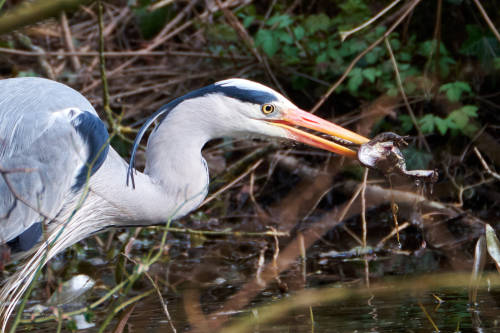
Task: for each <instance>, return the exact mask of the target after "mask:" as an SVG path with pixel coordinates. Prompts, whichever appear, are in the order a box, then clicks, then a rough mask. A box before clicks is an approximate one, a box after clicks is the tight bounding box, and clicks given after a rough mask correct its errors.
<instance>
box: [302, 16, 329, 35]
mask: <svg viewBox="0 0 500 333" xmlns="http://www.w3.org/2000/svg"><path fill="white" fill-rule="evenodd" d="M304 26H305V28H306V30H307V32H309V34H314V33H315V32H316V31H327V30H328V29H329V28H330V18H329V17H328V16H326V15H325V14H323V13H321V14H319V15H309V16H308V17H307V19H306V20H305V22H304Z"/></svg>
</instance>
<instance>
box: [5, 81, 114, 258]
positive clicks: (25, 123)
mask: <svg viewBox="0 0 500 333" xmlns="http://www.w3.org/2000/svg"><path fill="white" fill-rule="evenodd" d="M108 147H109V144H108V133H107V130H106V127H105V126H104V124H103V123H102V121H101V120H100V119H99V117H98V116H97V114H96V112H95V110H94V108H93V107H92V105H91V104H90V103H89V102H88V100H87V99H85V97H83V96H82V95H81V94H80V93H78V92H77V91H75V90H73V89H72V88H70V87H68V86H65V85H63V84H60V83H57V82H54V81H50V80H45V79H39V78H18V79H7V80H0V171H1V172H0V244H2V243H8V244H9V245H10V246H11V247H12V248H13V249H14V250H27V248H28V247H30V246H32V245H34V243H36V241H38V238H39V237H40V235H41V230H42V229H41V226H40V223H39V222H41V221H42V220H45V219H47V218H53V217H55V216H56V215H57V214H58V212H59V211H60V210H61V208H62V207H63V206H64V203H65V198H67V197H68V195H69V194H70V193H71V192H73V193H77V192H78V191H79V190H80V189H81V187H82V186H83V185H84V184H85V182H86V181H87V179H88V176H90V175H92V174H93V173H94V172H95V171H97V169H98V168H99V167H100V165H102V163H103V162H104V160H105V158H106V155H107V151H108Z"/></svg>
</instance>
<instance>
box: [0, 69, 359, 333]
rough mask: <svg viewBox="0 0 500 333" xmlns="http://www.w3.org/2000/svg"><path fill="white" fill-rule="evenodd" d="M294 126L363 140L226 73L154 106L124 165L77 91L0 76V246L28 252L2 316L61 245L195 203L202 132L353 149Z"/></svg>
mask: <svg viewBox="0 0 500 333" xmlns="http://www.w3.org/2000/svg"><path fill="white" fill-rule="evenodd" d="M155 121H156V122H157V125H156V127H155V128H154V129H153V131H152V133H151V134H150V136H149V140H148V144H147V149H146V167H145V170H144V172H143V173H141V172H136V171H135V170H134V161H135V154H136V151H137V147H138V145H139V142H140V140H141V138H142V136H143V135H144V133H145V132H146V130H147V129H148V127H149V126H150V125H152V124H153V123H154V122H155ZM295 126H301V127H303V128H309V129H311V130H315V131H321V132H323V133H326V134H329V135H332V136H336V137H340V138H343V139H345V140H348V141H350V142H353V143H365V142H367V141H368V139H366V138H364V137H362V136H359V135H357V134H356V133H353V132H350V131H348V130H345V129H343V128H342V127H340V126H337V125H335V124H332V123H329V122H326V121H324V120H322V119H321V118H318V117H316V116H313V115H311V114H309V113H306V112H304V111H301V110H300V109H298V108H297V107H296V106H295V105H294V104H293V103H291V102H290V101H289V100H288V99H286V98H285V97H283V96H282V95H281V94H279V93H277V92H276V91H274V90H272V89H271V88H268V87H266V86H263V85H261V84H258V83H255V82H252V81H248V80H244V79H229V80H225V81H220V82H217V83H214V84H212V85H210V86H207V87H205V88H201V89H198V90H195V91H193V92H191V93H189V94H187V95H185V96H183V97H180V98H178V99H175V100H173V101H172V102H170V103H168V104H166V105H164V106H163V107H162V108H160V109H159V110H158V111H157V112H156V113H155V114H153V116H151V118H149V119H148V120H147V121H146V123H145V124H144V126H143V127H142V128H141V130H140V131H139V133H138V136H137V138H136V142H135V144H134V148H133V151H132V158H131V163H130V165H128V164H127V163H126V162H125V161H124V160H123V159H122V158H121V157H120V156H119V154H118V153H117V152H116V151H115V150H114V149H113V148H111V147H109V136H108V133H107V130H106V127H105V125H104V123H103V122H102V121H101V120H100V119H99V117H98V115H97V113H96V111H95V110H94V108H93V107H92V105H91V104H90V103H89V101H88V100H87V99H86V98H85V97H83V96H82V95H81V94H80V93H78V92H77V91H75V90H73V89H72V88H70V87H68V86H66V85H63V84H60V83H57V82H54V81H50V80H46V79H40V78H16V79H6V80H0V171H1V176H2V177H0V244H4V245H3V246H8V247H9V248H10V249H11V252H12V253H13V255H14V257H15V256H16V253H17V255H19V256H21V255H23V254H25V253H27V252H26V251H28V250H29V253H30V256H29V257H28V259H27V261H26V262H25V263H24V265H23V266H21V267H20V268H19V270H18V271H17V273H15V275H14V276H13V277H11V278H10V279H9V280H8V281H7V282H6V283H5V285H4V286H3V288H2V290H1V292H0V312H4V314H6V316H7V317H8V316H9V315H10V313H11V312H12V311H13V308H14V306H15V302H16V301H17V300H18V299H19V298H20V297H21V295H22V294H23V292H24V291H25V289H26V288H27V286H28V283H27V282H29V281H30V280H31V278H32V277H33V276H34V273H35V271H36V269H37V267H38V266H39V265H40V264H44V263H45V262H46V261H47V260H49V259H50V258H52V257H53V256H54V255H55V254H57V253H58V252H60V251H62V250H64V249H65V248H67V247H68V246H70V245H72V244H74V243H76V242H78V241H80V240H82V239H84V238H86V237H88V236H89V235H92V234H95V233H96V232H99V231H100V230H103V229H105V228H108V227H120V226H145V225H154V224H160V223H165V222H166V221H167V220H169V219H176V218H179V217H182V216H184V215H186V214H188V213H189V212H190V211H192V210H193V209H195V208H196V207H198V206H199V204H200V203H201V202H202V200H203V199H204V198H205V196H206V195H207V190H208V183H209V175H208V168H207V164H206V162H205V160H204V159H203V156H202V155H201V150H202V148H203V146H204V145H205V144H206V143H207V142H208V141H210V140H211V139H214V138H219V137H239V136H241V135H249V134H250V135H257V136H265V137H276V138H285V139H292V140H296V141H300V142H304V143H306V144H309V145H312V146H316V147H318V148H322V149H326V150H329V151H333V152H337V153H341V154H345V155H351V156H352V155H354V152H353V151H351V150H350V149H349V148H346V147H343V146H342V145H339V144H337V143H335V142H333V141H329V140H326V139H323V138H320V137H318V136H316V135H313V134H310V133H308V132H305V131H302V130H301V129H297V128H296V127H295ZM42 231H43V232H42ZM7 299H9V300H12V302H11V303H10V305H9V306H7V305H6V302H5V301H6V300H7ZM6 307H7V308H6ZM4 325H5V324H4ZM4 328H5V326H4Z"/></svg>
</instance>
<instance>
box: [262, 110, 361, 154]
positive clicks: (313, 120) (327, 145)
mask: <svg viewBox="0 0 500 333" xmlns="http://www.w3.org/2000/svg"><path fill="white" fill-rule="evenodd" d="M267 121H269V122H270V123H271V124H273V125H275V126H279V127H282V128H284V129H286V130H287V133H288V135H289V138H290V139H292V140H295V141H297V142H302V143H305V144H307V145H310V146H313V147H317V148H320V149H324V150H328V151H331V152H334V153H337V154H341V155H345V156H349V157H353V158H356V151H355V150H352V149H351V148H349V146H356V145H361V144H364V143H367V142H369V141H370V139H368V138H365V137H364V136H362V135H359V134H357V133H355V132H352V131H350V130H348V129H345V128H343V127H341V126H339V125H336V124H334V123H331V122H329V121H326V120H324V119H322V118H320V117H317V116H315V115H313V114H312V113H309V112H305V111H302V110H300V109H287V110H284V111H283V112H282V114H281V117H280V118H279V119H267ZM297 127H298V128H297ZM301 128H303V129H309V130H313V131H316V132H319V133H322V134H326V135H327V136H330V137H332V140H329V139H325V138H323V137H321V136H318V135H316V134H312V133H309V132H306V131H304V130H302V129H301Z"/></svg>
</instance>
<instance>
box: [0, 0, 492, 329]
mask: <svg viewBox="0 0 500 333" xmlns="http://www.w3.org/2000/svg"><path fill="white" fill-rule="evenodd" d="M0 5H2V7H1V11H0V14H2V13H3V14H2V16H1V17H0V33H1V35H0V77H1V78H9V77H23V76H40V77H46V78H50V79H53V80H57V81H60V82H63V83H66V84H68V85H69V86H71V87H73V88H75V89H76V90H78V91H80V92H81V93H82V94H83V95H84V96H86V97H87V98H88V99H89V100H90V101H91V102H92V103H93V105H94V107H95V108H96V110H97V111H98V112H99V113H100V114H101V118H102V119H105V120H106V121H107V123H108V126H109V128H110V129H111V128H115V135H114V137H113V140H112V146H113V147H114V148H115V149H116V150H117V151H118V152H119V153H120V154H122V156H123V157H124V158H125V159H126V160H128V156H129V152H130V150H131V143H132V142H133V139H134V137H135V133H136V131H137V130H138V128H139V127H140V126H141V124H142V123H143V122H144V121H145V120H146V119H147V118H148V116H149V115H151V114H152V113H153V112H154V111H155V110H157V109H158V108H159V107H160V106H162V105H163V104H166V103H167V102H168V101H170V100H172V99H174V98H175V97H178V96H181V95H183V94H185V93H187V92H189V91H191V90H194V89H196V88H200V87H202V86H205V85H208V84H210V83H213V82H215V81H218V80H222V79H225V78H229V77H244V78H248V79H251V80H255V81H258V82H261V83H264V84H266V85H269V86H271V87H273V88H274V89H276V90H277V91H280V92H281V93H283V94H284V95H285V96H287V97H289V98H290V99H291V100H292V101H294V103H295V104H296V105H298V106H299V107H301V108H302V109H304V110H312V111H314V112H315V113H316V114H317V115H319V116H321V117H323V118H325V119H328V120H331V121H334V122H336V123H338V124H341V125H342V126H345V127H348V128H350V129H353V130H355V131H357V132H359V133H360V134H363V135H365V136H368V137H373V136H374V135H376V134H377V133H380V132H386V131H392V132H396V133H398V134H400V135H409V139H408V140H407V141H408V142H409V146H408V147H407V149H405V150H404V155H405V157H406V162H407V167H408V169H410V170H413V169H436V170H437V171H438V172H439V174H440V177H439V180H438V182H437V183H436V184H433V185H431V184H420V183H415V182H414V181H412V180H410V179H408V178H402V177H396V176H394V177H391V178H390V179H387V178H385V177H384V176H383V175H381V174H378V173H376V172H375V171H370V172H369V173H368V172H367V171H365V169H363V168H362V167H361V166H360V165H359V163H358V162H357V161H353V160H345V159H343V158H340V157H338V156H334V155H332V154H330V153H326V152H322V151H319V150H315V149H312V148H307V147H304V146H295V147H291V146H290V145H287V144H286V143H285V144H282V143H277V142H266V141H261V140H252V139H250V138H242V139H238V140H229V139H219V140H215V141H213V142H210V143H209V144H208V145H207V146H206V147H205V149H204V153H203V154H204V156H205V158H206V159H207V161H208V164H209V168H210V175H211V178H212V184H211V190H210V194H209V197H208V199H209V200H207V202H206V203H205V204H204V205H203V206H202V207H201V208H199V209H198V210H197V211H195V212H194V213H192V214H190V215H189V216H187V217H185V218H183V219H181V220H179V221H173V222H172V225H171V226H172V227H174V228H177V229H176V230H174V229H172V230H170V231H169V233H168V239H167V241H166V243H162V242H161V238H162V235H163V234H164V228H162V227H151V228H135V229H117V230H113V231H110V232H106V233H103V234H99V235H97V236H95V237H93V238H90V239H88V240H86V241H84V242H81V243H79V244H77V245H75V246H73V247H72V248H71V249H69V250H67V251H66V252H65V253H63V254H62V255H60V256H59V257H58V258H57V259H56V260H53V261H52V262H51V263H50V264H49V265H48V266H47V267H46V268H45V270H44V274H43V276H42V277H41V279H40V282H39V283H38V285H37V287H36V288H35V290H34V291H33V293H32V295H31V296H30V304H31V305H34V304H44V303H45V302H46V301H47V300H48V299H49V298H50V296H51V295H53V294H54V293H55V292H57V291H58V290H61V288H62V286H63V285H64V281H67V280H69V279H70V278H71V277H72V276H74V275H76V274H85V275H87V276H88V277H89V278H90V279H92V280H93V281H96V283H95V285H94V286H93V288H92V289H91V291H89V292H88V293H87V299H86V300H81V299H79V300H78V302H76V305H75V302H73V303H72V304H70V305H51V308H50V309H51V310H52V311H51V310H49V311H48V312H47V311H46V312H42V313H39V314H36V315H35V314H33V312H32V313H31V314H25V317H26V318H28V317H30V318H35V317H38V318H47V321H46V322H44V323H33V322H31V323H29V324H28V322H29V320H28V319H26V318H25V319H26V321H25V325H21V326H19V328H18V330H19V331H29V330H32V331H37V332H43V331H46V332H52V331H54V330H55V329H59V328H60V329H61V330H62V331H65V330H67V331H72V330H81V331H82V332H83V331H88V332H94V331H95V332H97V331H99V330H101V331H107V330H109V331H113V332H143V331H144V330H145V329H146V328H147V329H149V330H151V331H153V332H154V331H158V332H159V331H162V332H164V331H174V330H177V331H185V330H193V331H195V330H198V331H207V330H206V329H207V327H211V330H213V331H216V330H218V329H220V327H221V325H225V326H224V327H226V330H227V331H234V332H239V331H252V332H253V331H255V332H270V331H273V332H274V331H276V332H281V331H283V332H309V331H316V332H344V331H348V332H354V331H377V332H381V331H383V332H387V331H393V332H403V331H406V332H418V331H421V330H424V331H429V330H437V329H440V330H442V331H468V330H470V329H473V328H475V329H485V330H486V331H488V330H491V331H494V330H495V328H496V329H498V325H500V324H499V323H498V320H497V319H498V315H499V314H500V312H499V309H498V306H499V301H500V298H499V295H498V290H497V291H496V292H495V288H493V289H492V290H490V291H486V290H484V289H480V290H479V296H478V295H477V293H478V291H477V290H475V289H474V288H469V281H474V279H479V276H480V273H481V271H482V270H483V269H486V270H488V271H494V270H495V263H498V260H497V259H498V258H497V259H495V256H494V255H491V254H490V257H491V258H487V257H488V255H487V251H486V246H487V245H488V250H490V249H494V248H495V245H494V244H495V242H498V240H496V241H495V239H496V236H495V229H496V228H497V226H498V221H499V216H500V213H499V210H498V209H497V206H496V205H497V204H498V203H499V202H500V193H499V183H498V181H499V180H500V175H499V174H498V173H497V172H496V170H497V169H498V167H499V166H500V142H499V132H500V121H499V120H500V113H499V109H500V82H499V81H500V76H499V74H500V55H499V54H500V34H499V33H498V27H500V17H499V15H498V13H500V4H499V3H498V2H496V1H484V0H483V1H482V2H481V3H480V2H479V1H478V0H436V1H429V0H421V1H419V0H411V1H393V2H390V1H381V0H375V1H373V0H372V1H368V0H313V1H301V0H272V1H251V0H234V1H232V0H225V1H223V0H220V1H219V0H217V1H213V0H199V1H174V0H158V1H152V0H127V1H125V0H122V1H118V0H117V1H103V2H102V6H103V7H102V8H103V15H102V25H103V31H102V36H101V37H102V38H103V41H104V45H103V53H102V55H103V56H104V59H105V62H106V63H105V66H106V78H107V81H108V86H109V97H110V105H109V106H110V108H111V110H112V117H111V118H112V119H110V118H109V117H107V116H106V114H105V112H104V110H103V108H104V105H103V97H102V96H103V86H102V79H103V78H102V75H101V73H100V62H99V39H100V33H99V15H98V3H97V2H95V1H78V0H50V1H49V0H33V1H16V0H3V1H0ZM388 6H390V8H388V10H385V9H386V8H387V7H388ZM370 19H373V21H369V23H370V24H367V25H366V26H365V27H361V25H362V24H363V23H365V22H368V20H370ZM357 27H360V29H359V30H358V31H353V30H352V29H355V28H357ZM495 27H496V28H495ZM137 164H138V167H139V169H141V168H142V167H143V165H144V156H143V150H142V151H140V152H139V157H138V163H137ZM213 194H216V195H215V196H211V195H213ZM487 224H488V225H490V226H491V227H492V228H491V230H490V234H487V235H486V236H488V235H489V236H490V237H489V238H488V237H485V236H484V234H485V225H487ZM270 231H275V232H274V233H272V232H271V234H272V235H270V233H269V232H270ZM273 235H274V236H273ZM492 239H493V240H492ZM478 240H479V241H478ZM487 241H488V244H486V242H487ZM497 245H498V244H497ZM150 251H156V252H157V253H159V254H160V256H159V258H157V260H156V261H155V262H154V263H152V264H151V265H149V270H148V273H147V274H143V273H141V274H139V275H140V276H137V278H134V279H131V278H130V276H132V275H134V274H136V273H137V271H136V269H137V267H138V266H140V263H141V261H142V260H143V259H144V258H145V257H147V256H148V253H151V252H150ZM491 251H494V250H491ZM492 259H493V260H492ZM14 266H15V265H14ZM14 268H15V267H11V268H10V269H11V270H12V269H14ZM450 273H451V274H452V275H451V276H452V277H451V278H450V275H447V274H450ZM8 274H9V273H8V272H4V275H8ZM425 274H437V275H436V276H437V277H436V278H435V279H432V278H431V279H427V280H425V281H426V282H425V283H424V282H422V283H419V282H418V281H420V280H418V277H420V276H424V275H425ZM440 274H444V275H440ZM471 274H472V275H471ZM134 276H135V275H134ZM425 276H428V275H425ZM453 276H455V278H453ZM438 277H440V278H438ZM391 279H392V280H391ZM405 279H410V280H411V279H415V280H414V283H412V284H410V283H407V284H404V281H405ZM470 279H471V280H470ZM491 279H492V280H490V282H491V281H493V282H491V283H493V285H495V283H497V282H495V281H496V280H495V278H493V277H492V278H491ZM122 281H125V282H127V283H126V284H125V287H123V288H122V289H120V290H113V293H114V295H115V297H112V298H110V299H105V300H104V301H103V302H101V303H100V304H99V305H96V306H94V307H92V308H88V309H87V310H85V311H82V313H83V314H84V317H85V318H84V319H83V320H84V324H82V322H80V321H79V320H81V318H79V317H78V318H79V319H78V318H76V317H74V316H70V315H68V316H66V317H64V316H59V317H57V316H56V317H57V318H56V317H53V318H49V316H50V315H51V313H53V312H54V311H55V310H54V309H58V310H57V311H59V312H57V311H55V313H56V314H57V313H63V312H67V311H70V310H72V309H78V308H82V307H85V306H86V305H88V304H92V302H95V301H96V300H99V299H101V298H102V297H104V296H106V294H107V293H108V292H109V291H110V290H112V288H114V287H115V286H116V285H117V284H119V283H120V282H122ZM388 281H390V282H388ZM411 281H413V280H411ZM438 282H439V283H441V282H442V284H436V283H438ZM447 284H450V285H451V287H453V288H451V287H450V288H445V286H446V285H447ZM496 285H498V284H496ZM416 286H419V287H418V288H417V289H418V291H415V290H413V289H412V288H414V287H416ZM333 287H342V288H340V290H344V293H343V294H342V295H340V296H339V295H337V296H335V295H333V294H331V292H333V291H335V290H339V288H333ZM369 287H371V288H369ZM389 287H393V288H394V290H399V291H397V292H396V291H395V292H393V293H390V292H388V290H387V288H389ZM321 288H326V289H321ZM324 290H329V291H328V292H325V291H324ZM360 290H361V291H360ZM474 290H475V291H474ZM307 291H311V292H317V293H316V294H314V295H312V294H307V295H305V294H304V292H307ZM469 293H472V295H469ZM474 293H476V296H473V294H474ZM160 294H161V295H162V298H161V299H162V300H163V303H162V302H161V301H160V298H159V295H160ZM141 295H142V296H141ZM304 295H305V296H304ZM325 295H330V296H331V298H329V299H328V297H326V296H325ZM118 296H120V297H118ZM137 296H141V297H137ZM306 296H307V297H306ZM134 297H136V298H137V299H135V300H134ZM308 297H309V298H308ZM321 297H324V298H321ZM325 297H326V298H325ZM280 302H288V303H280ZM272 304H275V305H276V307H275V308H273V309H274V310H276V309H277V308H278V309H279V307H280V304H283V305H282V307H283V309H286V310H289V311H288V312H286V313H284V312H285V310H283V313H282V312H279V311H275V312H273V311H271V310H269V312H267V311H264V310H263V309H262V308H261V306H263V305H271V307H272ZM287 304H288V305H287ZM290 304H291V305H290ZM474 304H476V307H474V306H473V305H474ZM33 311H35V310H33ZM35 313H36V312H35ZM265 315H269V316H268V317H269V318H268V317H266V316H265ZM229 316H231V318H229ZM241 323H243V324H242V325H244V326H241V327H238V328H237V329H236V328H235V327H233V326H231V325H236V324H241ZM85 325H88V327H87V328H85V327H86V326H85ZM207 325H208V326H207ZM245 325H246V326H245Z"/></svg>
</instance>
